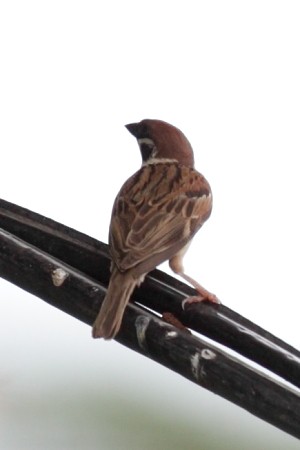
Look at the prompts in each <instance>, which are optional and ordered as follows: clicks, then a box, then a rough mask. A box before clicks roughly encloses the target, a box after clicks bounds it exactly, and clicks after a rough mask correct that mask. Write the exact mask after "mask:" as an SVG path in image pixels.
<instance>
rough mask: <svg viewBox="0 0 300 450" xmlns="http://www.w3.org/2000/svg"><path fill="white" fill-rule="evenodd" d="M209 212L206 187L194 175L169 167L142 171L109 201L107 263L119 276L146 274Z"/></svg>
mask: <svg viewBox="0 0 300 450" xmlns="http://www.w3.org/2000/svg"><path fill="white" fill-rule="evenodd" d="M211 207H212V196H211V190H210V187H209V184H208V182H207V181H206V179H205V178H204V177H203V176H202V175H201V174H199V173H198V172H197V171H196V170H195V169H192V168H188V167H184V166H179V165H178V164H176V163H174V162H173V163H168V164H167V163H164V164H162V163H161V164H155V165H149V166H144V167H142V168H141V169H140V170H139V171H138V172H137V173H136V174H135V175H134V176H133V177H131V178H130V179H129V180H128V181H127V182H126V183H125V184H124V186H123V187H122V188H121V190H120V192H119V194H118V196H117V198H116V200H115V204H114V208H113V212H112V218H111V224H110V249H111V255H112V259H113V261H114V262H115V264H116V265H117V266H118V268H119V270H121V271H125V270H128V269H131V268H133V267H138V266H142V267H143V270H144V269H145V267H146V268H147V271H150V270H152V269H153V268H154V267H155V266H156V265H158V264H160V263H161V262H163V261H165V260H167V259H169V258H170V257H171V256H173V254H174V249H175V248H176V249H178V248H181V247H183V246H184V245H185V244H186V243H187V242H188V241H189V240H190V239H191V238H192V237H193V236H194V234H195V233H196V232H197V231H198V229H199V228H200V227H201V226H202V225H203V223H204V222H205V220H206V219H207V218H208V217H209V215H210V212H211ZM176 251H177V250H176ZM158 255H161V256H158ZM151 261H153V262H154V261H155V264H154V266H153V267H152V266H151ZM148 263H149V264H148Z"/></svg>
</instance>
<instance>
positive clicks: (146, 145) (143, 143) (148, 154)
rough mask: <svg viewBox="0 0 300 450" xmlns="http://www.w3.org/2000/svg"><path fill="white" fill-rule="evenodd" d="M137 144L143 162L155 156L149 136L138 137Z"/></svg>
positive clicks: (154, 148)
mask: <svg viewBox="0 0 300 450" xmlns="http://www.w3.org/2000/svg"><path fill="white" fill-rule="evenodd" d="M138 144H139V147H140V151H141V155H142V160H143V162H146V161H148V160H149V159H150V158H153V157H154V156H155V153H156V147H155V144H154V142H153V141H152V139H149V138H143V139H138Z"/></svg>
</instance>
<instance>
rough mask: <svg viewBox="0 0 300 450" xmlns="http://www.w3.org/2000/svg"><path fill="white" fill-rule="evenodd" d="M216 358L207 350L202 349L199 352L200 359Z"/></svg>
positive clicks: (213, 353)
mask: <svg viewBox="0 0 300 450" xmlns="http://www.w3.org/2000/svg"><path fill="white" fill-rule="evenodd" d="M216 356H217V355H216V354H215V352H213V351H212V350H210V349H209V348H204V349H203V350H201V358H203V359H215V357H216Z"/></svg>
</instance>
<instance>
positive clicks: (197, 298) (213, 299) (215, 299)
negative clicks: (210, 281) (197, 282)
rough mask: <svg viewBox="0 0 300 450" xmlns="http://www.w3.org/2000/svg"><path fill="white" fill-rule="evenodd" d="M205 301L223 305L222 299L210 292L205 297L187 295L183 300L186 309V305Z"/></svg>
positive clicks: (183, 307)
mask: <svg viewBox="0 0 300 450" xmlns="http://www.w3.org/2000/svg"><path fill="white" fill-rule="evenodd" d="M204 301H209V302H211V303H215V304H217V305H221V302H220V300H219V299H218V297H217V296H216V295H215V294H211V293H210V292H208V295H206V296H205V297H204V296H203V295H193V296H192V297H187V298H185V299H184V300H183V302H182V309H185V307H186V305H191V304H192V303H202V302H204Z"/></svg>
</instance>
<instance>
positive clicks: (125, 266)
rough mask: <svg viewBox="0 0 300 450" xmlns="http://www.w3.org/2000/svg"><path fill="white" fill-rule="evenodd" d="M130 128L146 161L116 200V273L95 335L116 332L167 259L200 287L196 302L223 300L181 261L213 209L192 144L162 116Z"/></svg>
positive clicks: (107, 336)
mask: <svg viewBox="0 0 300 450" xmlns="http://www.w3.org/2000/svg"><path fill="white" fill-rule="evenodd" d="M126 128H127V129H128V131H129V132H130V133H131V134H133V136H135V137H136V139H137V141H138V144H139V147H140V151H141V155H142V160H143V163H142V167H141V169H140V170H139V171H138V172H136V173H135V174H134V175H132V176H131V177H130V178H129V179H128V180H127V181H126V182H125V184H124V185H123V186H122V188H121V190H120V192H119V194H118V195H117V197H116V199H115V202H114V206H113V210H112V215H111V223H110V229H109V246H110V253H111V258H112V265H111V277H110V282H109V286H108V290H107V294H106V297H105V299H104V301H103V304H102V306H101V309H100V312H99V313H98V316H97V318H96V320H95V323H94V325H93V337H94V338H100V337H103V338H104V339H112V338H114V337H115V336H116V334H117V333H118V331H119V329H120V326H121V323H122V318H123V314H124V310H125V308H126V305H127V303H128V301H129V299H130V296H131V294H132V292H133V290H134V288H135V286H137V285H139V284H140V283H142V282H143V280H144V278H145V276H146V274H147V273H148V272H150V271H151V270H153V269H154V268H155V267H156V266H158V265H159V264H161V263H162V262H164V261H166V260H169V265H170V267H171V269H172V270H173V271H174V272H175V273H176V274H178V275H180V276H181V277H183V278H184V279H185V280H186V281H188V282H189V283H191V284H192V285H193V286H194V287H195V289H196V290H197V291H198V293H199V296H200V297H192V298H191V301H195V299H196V301H197V299H198V301H202V300H210V301H212V302H215V303H218V299H217V297H216V296H215V295H213V294H211V293H209V292H208V291H207V290H206V289H204V288H203V287H202V286H201V285H200V284H198V283H197V282H196V281H195V280H193V279H192V278H190V277H189V276H188V275H186V274H185V273H184V270H183V266H182V258H183V255H184V254H185V252H186V250H187V248H188V246H189V244H190V242H191V240H192V238H193V236H194V235H195V234H196V233H197V231H198V230H199V229H200V228H201V226H202V225H203V223H204V222H205V221H206V220H207V219H208V217H209V216H210V213H211V209H212V194H211V189H210V186H209V184H208V182H207V181H206V179H205V178H204V177H203V175H201V174H200V173H199V172H197V171H196V170H195V169H194V155H193V149H192V147H191V144H190V143H189V141H188V140H187V138H186V137H185V136H184V134H183V133H182V132H181V131H180V130H179V129H178V128H175V127H174V126H172V125H170V124H168V123H166V122H163V121H161V120H150V119H145V120H142V121H141V122H139V123H132V124H129V125H126Z"/></svg>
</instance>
